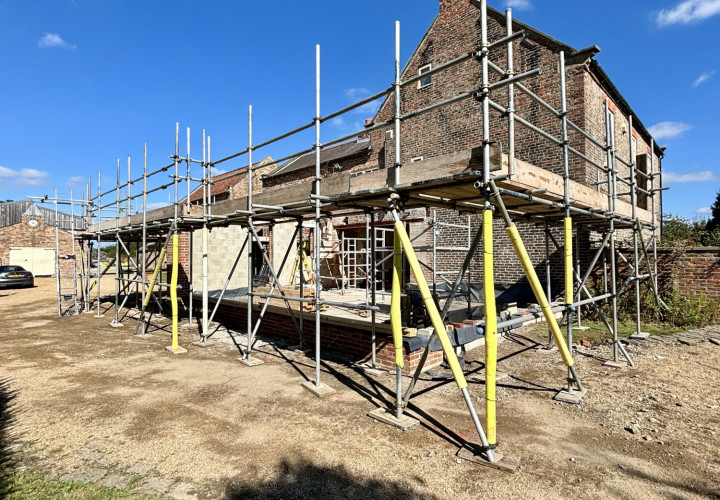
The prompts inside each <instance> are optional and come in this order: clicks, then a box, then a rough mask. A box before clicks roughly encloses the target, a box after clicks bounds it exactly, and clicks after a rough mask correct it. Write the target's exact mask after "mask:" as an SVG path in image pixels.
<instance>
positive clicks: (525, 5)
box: [505, 0, 533, 10]
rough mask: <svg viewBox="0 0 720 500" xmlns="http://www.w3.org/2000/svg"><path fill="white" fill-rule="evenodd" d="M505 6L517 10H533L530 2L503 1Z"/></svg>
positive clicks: (518, 0)
mask: <svg viewBox="0 0 720 500" xmlns="http://www.w3.org/2000/svg"><path fill="white" fill-rule="evenodd" d="M505 6H506V7H510V8H511V9H517V10H530V9H532V8H533V6H532V3H530V0H505Z"/></svg>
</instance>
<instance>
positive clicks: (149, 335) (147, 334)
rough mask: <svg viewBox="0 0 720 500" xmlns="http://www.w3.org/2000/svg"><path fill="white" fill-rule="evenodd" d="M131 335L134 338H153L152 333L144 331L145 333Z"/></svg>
mask: <svg viewBox="0 0 720 500" xmlns="http://www.w3.org/2000/svg"><path fill="white" fill-rule="evenodd" d="M133 337H135V338H136V339H151V338H153V335H152V333H146V334H145V335H143V334H142V333H138V334H137V335H133Z"/></svg>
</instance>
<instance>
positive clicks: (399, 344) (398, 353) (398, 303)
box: [390, 224, 405, 420]
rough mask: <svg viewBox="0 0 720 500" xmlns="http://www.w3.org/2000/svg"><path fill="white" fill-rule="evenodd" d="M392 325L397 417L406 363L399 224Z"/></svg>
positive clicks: (393, 287) (394, 265) (394, 244)
mask: <svg viewBox="0 0 720 500" xmlns="http://www.w3.org/2000/svg"><path fill="white" fill-rule="evenodd" d="M390 327H391V329H392V337H393V347H394V348H395V418H397V419H398V420H400V419H401V418H402V414H403V406H404V405H403V400H402V369H403V366H404V365H405V358H404V356H403V339H402V246H401V245H400V234H399V232H398V228H397V224H396V227H395V230H394V231H393V273H392V295H391V296H390Z"/></svg>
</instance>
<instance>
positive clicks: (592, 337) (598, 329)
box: [525, 320, 685, 345]
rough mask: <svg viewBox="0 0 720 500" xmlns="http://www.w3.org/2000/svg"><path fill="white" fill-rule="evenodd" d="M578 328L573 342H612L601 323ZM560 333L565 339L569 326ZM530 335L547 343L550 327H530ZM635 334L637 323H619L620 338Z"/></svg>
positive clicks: (668, 329) (669, 329)
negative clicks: (584, 328)
mask: <svg viewBox="0 0 720 500" xmlns="http://www.w3.org/2000/svg"><path fill="white" fill-rule="evenodd" d="M576 326H577V323H574V324H573V327H574V328H573V342H574V343H577V342H580V341H582V340H587V341H589V342H590V343H591V344H593V345H597V344H600V343H602V342H603V341H605V340H611V339H612V335H610V332H609V331H608V329H607V328H606V327H605V324H604V323H602V322H600V321H590V320H583V321H582V326H584V327H587V328H588V329H587V330H578V329H577V328H575V327H576ZM640 327H641V328H642V331H643V332H647V333H649V334H650V335H670V334H671V333H677V332H682V331H684V330H685V329H684V328H679V327H676V326H672V325H668V324H666V323H654V324H653V323H648V324H644V323H643V324H641V325H640ZM560 331H562V332H563V337H565V335H566V332H567V326H565V325H561V326H560ZM525 333H526V334H528V335H532V336H534V337H535V338H538V339H542V340H543V341H547V338H548V327H547V323H537V324H535V325H530V326H529V327H528V330H527V331H526V332H525ZM633 333H635V323H634V322H622V323H618V337H629V336H630V335H632V334H633Z"/></svg>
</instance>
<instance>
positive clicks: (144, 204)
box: [140, 142, 157, 335]
mask: <svg viewBox="0 0 720 500" xmlns="http://www.w3.org/2000/svg"><path fill="white" fill-rule="evenodd" d="M142 211H143V216H142V219H143V227H142V250H141V252H142V264H141V271H140V272H141V273H142V278H141V281H142V297H141V298H142V309H141V312H140V320H141V324H142V326H141V328H142V329H141V330H140V335H145V333H146V325H145V307H146V305H145V299H146V297H147V293H148V290H147V142H146V143H145V144H144V145H143V196H142ZM156 266H157V264H156Z"/></svg>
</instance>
